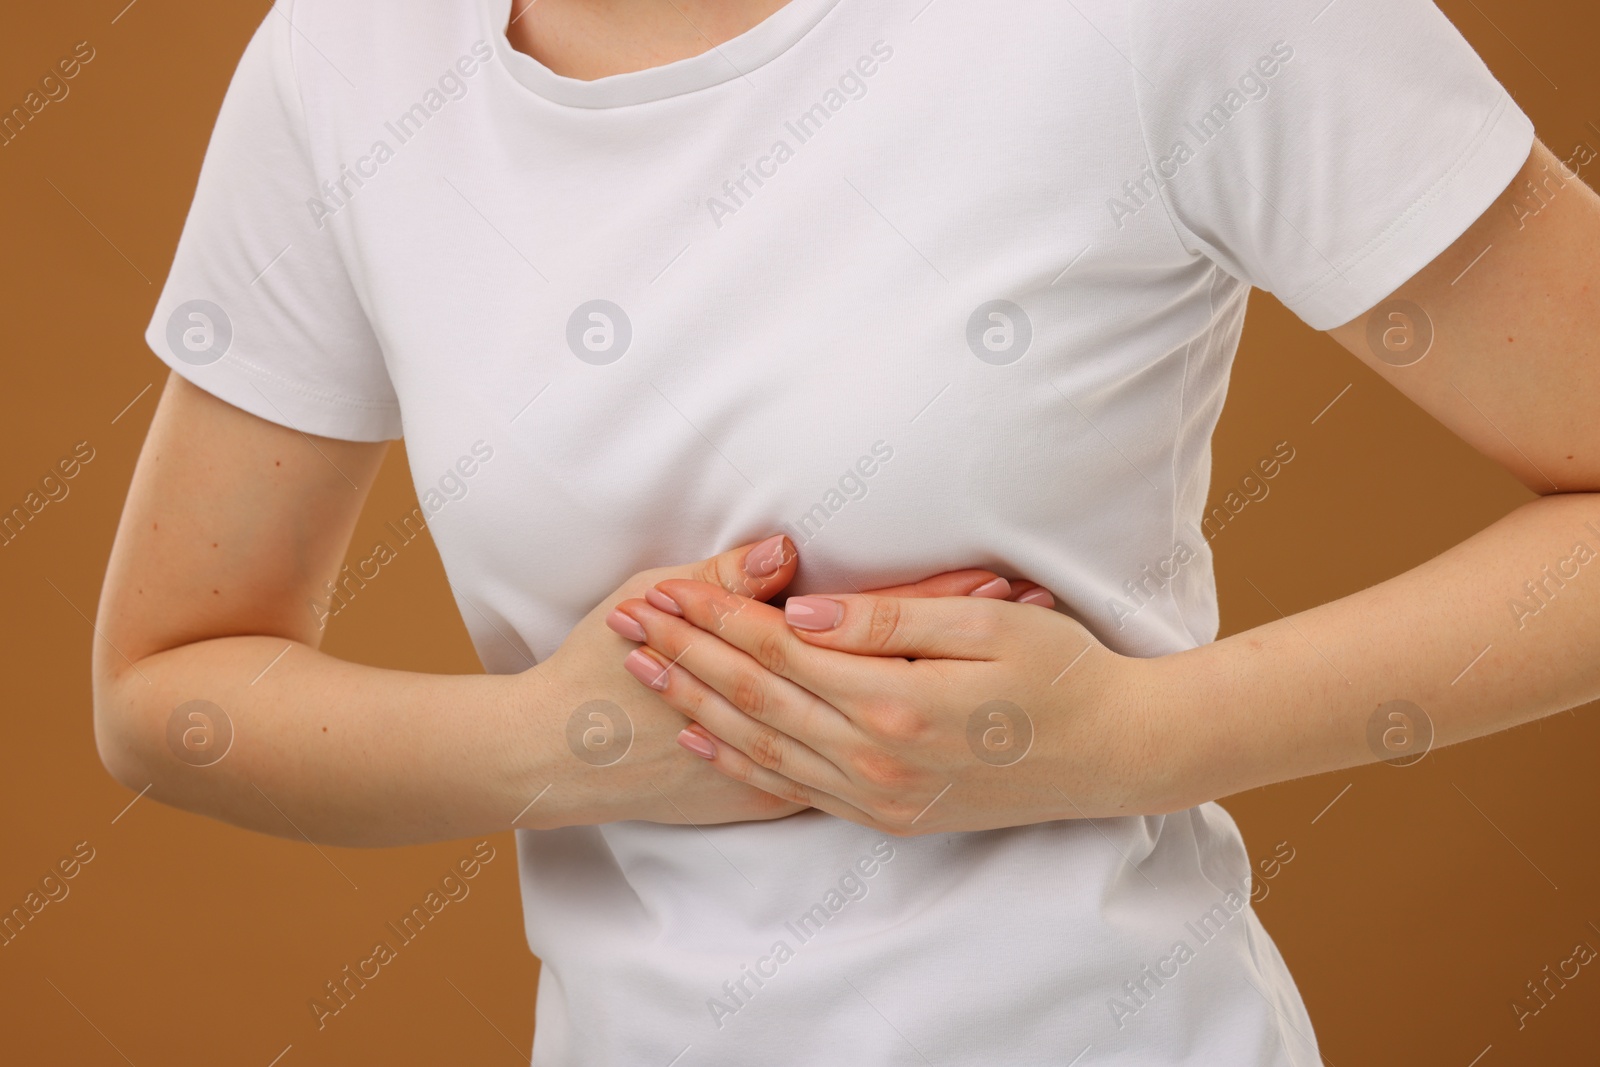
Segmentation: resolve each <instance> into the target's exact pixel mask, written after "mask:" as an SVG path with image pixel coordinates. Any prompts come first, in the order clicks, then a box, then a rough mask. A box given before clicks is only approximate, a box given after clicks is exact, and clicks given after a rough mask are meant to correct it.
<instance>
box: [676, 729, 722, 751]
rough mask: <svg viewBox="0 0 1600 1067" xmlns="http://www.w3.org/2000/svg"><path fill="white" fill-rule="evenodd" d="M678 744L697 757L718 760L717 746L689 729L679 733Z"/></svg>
mask: <svg viewBox="0 0 1600 1067" xmlns="http://www.w3.org/2000/svg"><path fill="white" fill-rule="evenodd" d="M678 744H680V745H682V746H683V747H684V748H686V749H688V750H689V751H690V752H693V753H694V754H695V755H696V756H701V757H703V758H705V759H716V758H717V746H716V745H714V744H712V743H711V742H710V741H708V740H707V739H705V738H704V737H701V736H700V735H699V734H697V733H694V732H692V731H690V730H688V729H687V728H686V729H684V730H681V731H679V733H678Z"/></svg>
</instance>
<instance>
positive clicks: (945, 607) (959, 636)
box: [783, 594, 1017, 684]
mask: <svg viewBox="0 0 1600 1067" xmlns="http://www.w3.org/2000/svg"><path fill="white" fill-rule="evenodd" d="M783 610H784V619H785V621H786V622H787V623H788V624H789V628H790V629H791V630H792V631H793V632H794V634H795V636H796V637H797V638H798V639H800V640H802V641H803V642H804V643H806V644H808V645H814V646H818V647H821V648H826V649H829V650H836V651H840V652H848V653H851V654H853V655H856V656H880V657H888V656H904V657H910V658H915V659H964V660H992V659H995V658H997V657H998V655H999V652H1000V644H1001V641H1002V634H1003V633H1004V632H1005V630H1006V628H1007V625H1008V619H1009V618H1010V617H1011V616H1010V615H1009V613H1010V612H1014V611H1016V610H1017V609H1016V607H1015V606H1013V605H1010V604H1005V603H1002V602H997V601H995V600H991V599H982V598H978V597H971V596H965V597H934V598H931V599H917V598H906V597H880V596H870V595H865V594H863V595H857V596H826V597H824V596H815V595H809V594H808V595H806V596H792V597H790V598H789V599H788V600H787V601H786V602H785V603H784V609H783ZM802 684H803V683H802Z"/></svg>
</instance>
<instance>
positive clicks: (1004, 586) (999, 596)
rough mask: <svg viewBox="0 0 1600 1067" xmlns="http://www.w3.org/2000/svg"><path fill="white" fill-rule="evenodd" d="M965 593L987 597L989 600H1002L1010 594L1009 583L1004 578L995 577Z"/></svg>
mask: <svg viewBox="0 0 1600 1067" xmlns="http://www.w3.org/2000/svg"><path fill="white" fill-rule="evenodd" d="M967 595H968V596H981V597H988V598H989V599H991V600H1004V599H1005V598H1006V597H1008V596H1010V595H1011V583H1010V582H1008V581H1006V580H1005V579H1004V578H996V579H994V580H993V581H988V582H984V583H983V584H982V585H980V586H978V588H976V589H974V590H973V591H972V592H970V593H968V594H967Z"/></svg>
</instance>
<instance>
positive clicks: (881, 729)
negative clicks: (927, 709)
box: [863, 701, 929, 745]
mask: <svg viewBox="0 0 1600 1067" xmlns="http://www.w3.org/2000/svg"><path fill="white" fill-rule="evenodd" d="M863 725H864V726H866V728H867V731H868V732H869V733H870V734H872V735H873V736H874V737H876V738H878V739H880V740H881V741H883V742H885V743H886V744H891V745H911V744H915V743H916V742H918V741H920V740H922V738H923V736H924V735H926V733H927V732H928V729H929V722H928V718H927V716H926V715H924V714H923V713H922V712H920V711H918V710H917V709H915V708H913V707H910V706H908V705H906V704H902V703H900V702H898V701H882V702H879V703H877V704H874V705H873V706H871V707H870V708H869V709H868V710H867V711H866V712H865V713H864V714H863Z"/></svg>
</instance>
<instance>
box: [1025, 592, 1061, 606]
mask: <svg viewBox="0 0 1600 1067" xmlns="http://www.w3.org/2000/svg"><path fill="white" fill-rule="evenodd" d="M1017 603H1018V604H1039V605H1042V606H1044V607H1047V608H1053V607H1055V604H1056V598H1055V597H1053V596H1051V595H1050V590H1048V589H1030V590H1028V591H1027V592H1026V593H1023V594H1022V595H1021V596H1019V597H1017Z"/></svg>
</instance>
